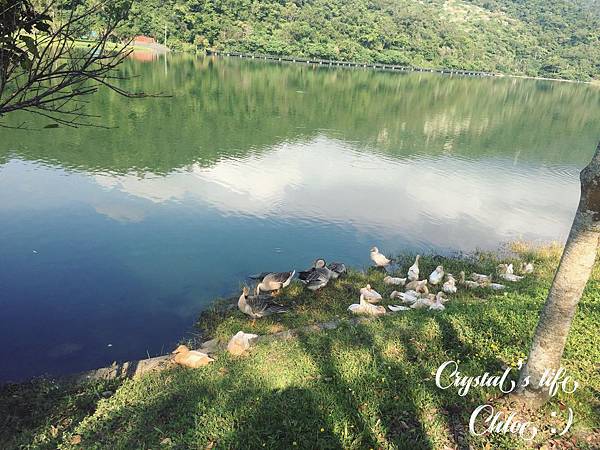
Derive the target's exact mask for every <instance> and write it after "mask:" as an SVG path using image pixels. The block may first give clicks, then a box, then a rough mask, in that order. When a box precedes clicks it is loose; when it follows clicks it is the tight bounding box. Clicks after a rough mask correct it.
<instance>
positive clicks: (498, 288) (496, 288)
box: [488, 283, 506, 291]
mask: <svg viewBox="0 0 600 450" xmlns="http://www.w3.org/2000/svg"><path fill="white" fill-rule="evenodd" d="M488 286H489V287H490V288H491V289H493V290H494V291H502V290H504V289H506V286H504V285H503V284H500V283H490V284H488Z"/></svg>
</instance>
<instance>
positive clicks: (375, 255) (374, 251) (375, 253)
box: [371, 247, 392, 269]
mask: <svg viewBox="0 0 600 450" xmlns="http://www.w3.org/2000/svg"><path fill="white" fill-rule="evenodd" d="M371 261H373V263H374V264H375V266H377V267H382V268H384V269H385V268H386V267H387V266H389V265H390V263H391V262H392V260H391V259H389V258H388V257H387V256H385V255H384V254H383V253H379V249H378V248H377V247H373V248H371Z"/></svg>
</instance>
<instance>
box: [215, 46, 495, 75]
mask: <svg viewBox="0 0 600 450" xmlns="http://www.w3.org/2000/svg"><path fill="white" fill-rule="evenodd" d="M206 53H207V54H209V55H216V56H230V57H237V58H247V59H263V60H271V61H280V62H291V63H300V64H312V65H317V66H327V67H357V68H361V67H362V68H370V69H376V70H388V71H392V72H428V73H441V74H447V75H463V76H474V77H502V76H504V75H502V74H497V73H491V72H478V71H473V70H458V69H432V68H426V67H415V66H399V65H395V64H382V63H361V62H355V61H334V60H329V59H318V58H302V57H298V56H283V55H265V54H254V53H239V52H230V51H218V50H206Z"/></svg>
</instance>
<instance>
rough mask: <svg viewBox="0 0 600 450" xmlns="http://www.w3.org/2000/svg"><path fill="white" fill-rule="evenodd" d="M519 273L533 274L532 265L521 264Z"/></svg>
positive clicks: (530, 263) (529, 263)
mask: <svg viewBox="0 0 600 450" xmlns="http://www.w3.org/2000/svg"><path fill="white" fill-rule="evenodd" d="M521 273H533V263H532V262H528V263H524V262H522V263H521Z"/></svg>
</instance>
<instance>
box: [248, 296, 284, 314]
mask: <svg viewBox="0 0 600 450" xmlns="http://www.w3.org/2000/svg"><path fill="white" fill-rule="evenodd" d="M246 303H247V304H248V306H250V308H251V309H252V312H253V313H254V315H256V316H257V317H265V316H269V315H271V314H281V313H284V312H287V311H288V308H286V307H284V306H282V305H280V304H279V303H276V302H274V301H273V300H272V297H271V296H264V295H255V296H253V297H248V298H246Z"/></svg>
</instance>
